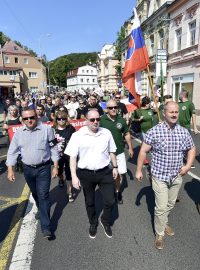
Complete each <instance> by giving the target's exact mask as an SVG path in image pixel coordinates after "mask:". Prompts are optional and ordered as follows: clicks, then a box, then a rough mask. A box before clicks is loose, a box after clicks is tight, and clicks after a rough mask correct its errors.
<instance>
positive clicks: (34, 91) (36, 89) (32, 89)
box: [30, 86, 38, 93]
mask: <svg viewBox="0 0 200 270" xmlns="http://www.w3.org/2000/svg"><path fill="white" fill-rule="evenodd" d="M37 91H38V87H36V86H31V87H30V92H31V93H36V92H37Z"/></svg>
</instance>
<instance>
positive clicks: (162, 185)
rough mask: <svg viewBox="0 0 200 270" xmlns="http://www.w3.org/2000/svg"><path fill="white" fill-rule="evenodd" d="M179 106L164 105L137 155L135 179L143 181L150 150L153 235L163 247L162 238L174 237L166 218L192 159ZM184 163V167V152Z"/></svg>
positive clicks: (191, 149) (188, 134)
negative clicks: (156, 122) (179, 116)
mask: <svg viewBox="0 0 200 270" xmlns="http://www.w3.org/2000/svg"><path fill="white" fill-rule="evenodd" d="M178 115H179V106H178V104H177V103H176V102H173V101H170V102H168V103H167V104H165V105H164V108H163V116H164V122H162V123H160V124H158V125H156V126H155V127H153V128H152V129H150V130H149V131H148V132H147V133H146V136H145V139H144V142H143V144H142V146H141V150H140V153H139V156H138V162H137V170H136V178H137V180H138V181H141V180H142V178H143V174H142V167H143V161H144V160H145V158H146V154H147V153H148V152H149V151H151V156H152V160H151V174H152V188H153V191H154V194H155V214H154V226H155V232H156V240H155V246H156V248H157V249H163V247H164V235H165V234H167V235H169V236H172V235H174V234H175V233H174V231H173V229H172V228H171V227H170V226H169V225H168V215H169V213H170V211H171V210H172V209H173V207H174V205H175V202H176V198H177V196H178V192H179V189H180V187H181V184H182V176H183V175H185V174H186V173H187V172H188V171H189V170H190V168H191V165H192V163H193V161H194V159H195V154H196V148H195V146H194V142H193V140H192V137H191V135H190V133H189V132H188V130H187V129H186V128H183V127H181V126H180V125H178V124H177V121H178ZM185 152H186V153H187V163H186V164H183V157H184V153H185Z"/></svg>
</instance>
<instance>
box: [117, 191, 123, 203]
mask: <svg viewBox="0 0 200 270" xmlns="http://www.w3.org/2000/svg"><path fill="white" fill-rule="evenodd" d="M117 202H118V204H123V199H122V193H121V192H117Z"/></svg>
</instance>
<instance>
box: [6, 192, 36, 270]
mask: <svg viewBox="0 0 200 270" xmlns="http://www.w3.org/2000/svg"><path fill="white" fill-rule="evenodd" d="M36 212H37V207H36V204H35V201H34V199H33V197H32V196H30V198H29V202H28V206H27V209H26V213H25V216H24V218H23V221H22V225H21V229H20V232H19V236H18V239H17V244H16V246H15V250H14V253H13V256H12V260H11V264H10V267H9V270H29V269H30V267H31V261H32V255H33V248H34V241H35V236H36V230H37V224H38V221H37V220H36V219H35V214H36Z"/></svg>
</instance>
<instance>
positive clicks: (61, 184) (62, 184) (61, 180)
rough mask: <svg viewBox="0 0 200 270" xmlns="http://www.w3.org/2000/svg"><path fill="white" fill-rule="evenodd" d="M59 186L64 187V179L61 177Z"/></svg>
mask: <svg viewBox="0 0 200 270" xmlns="http://www.w3.org/2000/svg"><path fill="white" fill-rule="evenodd" d="M58 185H59V187H64V180H63V179H60V180H59V182H58Z"/></svg>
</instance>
